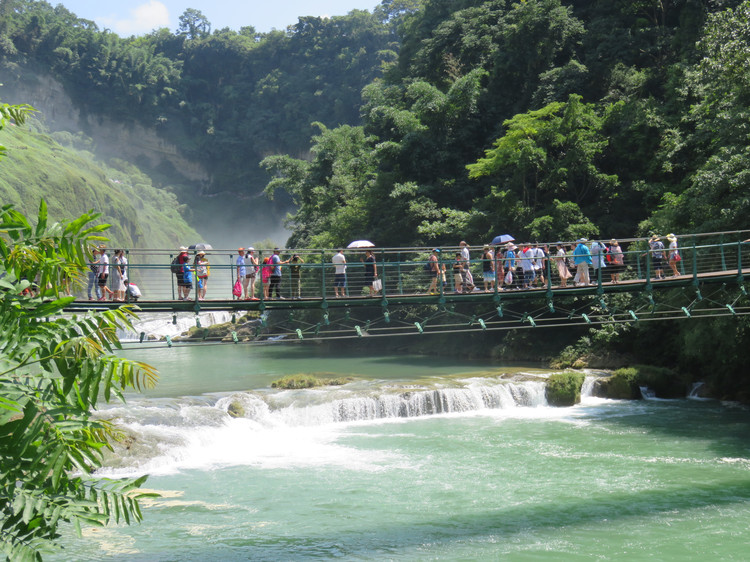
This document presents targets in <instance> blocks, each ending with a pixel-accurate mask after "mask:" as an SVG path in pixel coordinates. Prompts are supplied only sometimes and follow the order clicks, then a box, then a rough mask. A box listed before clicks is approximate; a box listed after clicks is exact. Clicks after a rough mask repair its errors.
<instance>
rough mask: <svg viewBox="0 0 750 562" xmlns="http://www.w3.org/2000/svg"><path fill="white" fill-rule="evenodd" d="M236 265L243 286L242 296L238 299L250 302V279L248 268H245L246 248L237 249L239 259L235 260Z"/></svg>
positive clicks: (238, 277)
mask: <svg viewBox="0 0 750 562" xmlns="http://www.w3.org/2000/svg"><path fill="white" fill-rule="evenodd" d="M234 265H235V267H236V268H237V279H239V280H240V283H241V284H242V295H240V296H238V297H237V298H238V299H245V300H248V298H249V297H248V294H247V284H248V283H249V282H250V279H248V277H247V267H246V266H245V248H237V257H236V258H235V260H234Z"/></svg>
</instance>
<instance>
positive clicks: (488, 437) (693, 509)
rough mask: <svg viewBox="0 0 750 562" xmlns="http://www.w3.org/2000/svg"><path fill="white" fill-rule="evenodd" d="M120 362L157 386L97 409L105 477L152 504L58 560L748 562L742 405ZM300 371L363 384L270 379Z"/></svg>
mask: <svg viewBox="0 0 750 562" xmlns="http://www.w3.org/2000/svg"><path fill="white" fill-rule="evenodd" d="M125 354H126V355H127V356H128V357H131V358H136V359H139V360H143V361H146V362H148V363H151V364H152V365H154V366H156V367H157V368H158V369H159V370H160V382H159V384H158V387H157V388H156V389H154V390H151V391H148V392H147V393H146V394H145V395H130V396H129V398H128V403H127V404H126V405H122V404H112V405H110V406H108V407H107V408H106V409H105V410H104V411H103V415H105V416H107V417H113V418H115V419H116V420H118V421H119V423H120V424H121V425H122V426H124V427H125V428H126V429H127V431H128V432H129V433H131V434H132V435H133V436H134V438H135V439H134V441H133V442H132V443H130V444H129V445H130V447H129V449H127V450H125V449H122V450H121V451H119V452H118V453H117V454H116V455H114V456H113V457H112V458H111V459H109V461H108V466H107V468H106V469H105V470H104V471H102V474H103V475H105V476H121V475H134V474H143V473H148V474H150V475H151V477H150V478H149V480H148V483H147V487H148V488H150V489H153V490H156V491H158V492H159V493H160V494H161V496H162V497H160V498H158V499H155V500H151V501H148V502H145V503H144V515H145V520H144V522H143V523H142V524H140V525H134V526H130V527H128V526H114V527H108V528H104V529H92V528H88V529H85V530H84V537H83V539H77V538H75V537H73V536H72V533H71V534H70V536H67V534H66V537H65V544H66V549H65V551H64V552H62V553H61V554H59V555H56V556H53V557H51V558H50V559H53V560H55V559H56V560H129V561H130V560H142V561H186V560H195V561H198V560H201V561H202V560H228V561H232V560H330V559H339V560H747V559H749V558H750V411H748V409H746V408H745V407H741V406H737V405H733V404H722V403H719V402H715V401H700V400H688V399H685V400H674V401H662V400H643V401H634V402H627V401H611V400H602V399H597V398H593V397H591V396H584V398H583V401H582V403H581V404H580V405H578V406H575V407H571V408H552V407H549V406H547V405H546V401H545V398H544V386H543V380H540V379H538V378H537V377H544V376H545V375H546V373H545V372H542V371H534V370H532V369H519V368H504V367H499V366H497V365H489V364H482V363H471V362H466V361H459V360H446V359H441V358H424V357H416V358H415V357H395V356H380V357H372V356H368V357H357V356H337V357H330V356H327V357H320V356H314V355H313V356H311V355H310V350H309V349H303V348H299V347H296V346H282V345H278V346H270V347H255V346H246V345H221V346H198V345H196V346H193V347H174V348H171V349H167V348H161V349H140V350H138V351H128V352H126V353H125ZM293 373H318V374H321V373H325V374H336V375H353V376H355V377H357V380H356V381H355V382H352V383H349V384H347V385H345V386H343V387H331V388H325V389H315V390H305V391H277V390H275V389H271V387H270V384H271V382H272V381H273V380H275V379H278V378H280V377H281V376H283V375H286V374H293ZM504 373H507V374H510V375H512V376H501V375H503V374H504ZM523 373H527V374H523ZM528 374H531V375H533V376H529V375H528ZM590 383H591V379H590V378H588V379H587V383H586V385H585V389H584V394H586V393H587V392H586V388H589V387H590ZM230 405H231V407H232V408H234V409H239V411H240V412H241V416H240V417H231V416H229V415H228V414H227V409H228V408H230Z"/></svg>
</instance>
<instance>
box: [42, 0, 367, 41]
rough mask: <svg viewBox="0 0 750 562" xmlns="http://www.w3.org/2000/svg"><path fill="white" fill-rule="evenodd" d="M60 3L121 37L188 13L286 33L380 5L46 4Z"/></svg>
mask: <svg viewBox="0 0 750 562" xmlns="http://www.w3.org/2000/svg"><path fill="white" fill-rule="evenodd" d="M48 1H49V3H50V4H52V5H53V6H54V5H56V4H62V5H63V6H65V7H66V8H67V9H68V10H70V11H71V12H73V13H74V14H75V15H77V16H78V17H79V18H83V19H87V20H92V21H94V22H96V24H97V25H98V26H99V28H100V29H105V28H106V29H109V30H111V31H114V32H115V33H117V34H118V35H120V36H122V37H128V36H130V35H143V34H145V33H149V32H150V31H152V30H154V29H158V28H160V27H167V28H169V30H170V31H172V32H174V31H176V30H177V25H178V19H177V18H179V17H180V16H181V15H182V14H183V12H184V11H185V10H186V9H188V8H193V9H195V10H199V11H200V12H201V13H202V14H203V15H204V16H205V17H206V19H207V20H208V21H209V22H211V29H212V30H214V29H222V28H224V27H229V28H230V29H234V30H239V29H240V27H244V26H253V27H254V28H255V29H256V30H257V31H260V32H266V31H270V30H271V29H274V28H275V29H285V28H286V27H287V26H288V25H293V24H295V23H297V18H298V17H299V16H343V15H345V14H347V13H349V12H350V11H352V10H367V11H369V12H372V10H373V9H374V8H375V6H377V5H378V4H380V2H379V0H313V1H310V0H116V1H111V0H62V1H57V0H48Z"/></svg>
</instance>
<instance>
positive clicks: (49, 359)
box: [0, 202, 156, 560]
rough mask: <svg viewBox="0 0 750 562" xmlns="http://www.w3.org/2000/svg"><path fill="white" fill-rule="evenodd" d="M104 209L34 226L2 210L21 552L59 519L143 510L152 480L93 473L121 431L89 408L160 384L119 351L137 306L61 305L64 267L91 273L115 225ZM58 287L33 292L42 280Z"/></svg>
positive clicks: (2, 288)
mask: <svg viewBox="0 0 750 562" xmlns="http://www.w3.org/2000/svg"><path fill="white" fill-rule="evenodd" d="M96 218H97V215H96V214H93V213H87V214H86V215H84V216H82V217H80V218H79V219H77V220H75V221H73V222H70V223H64V224H63V223H51V224H50V223H49V221H48V217H47V207H46V204H44V202H42V203H41V204H40V206H39V215H38V217H37V220H36V224H35V226H32V225H31V224H30V222H29V221H28V220H27V219H26V218H25V217H23V216H22V215H20V214H19V213H18V212H16V211H15V210H14V209H13V208H12V207H3V208H2V210H0V298H1V300H0V459H2V462H1V463H0V545H2V549H3V552H4V553H5V554H6V556H8V557H9V558H12V559H16V558H18V559H29V560H33V559H39V557H40V553H41V552H42V551H43V550H44V549H45V548H46V545H49V544H50V543H54V541H55V540H56V539H57V537H58V534H57V526H58V524H59V523H60V522H62V521H70V522H73V523H74V525H75V526H76V528H78V527H79V526H80V523H81V522H84V523H89V524H95V525H104V524H106V523H107V522H109V521H114V522H121V521H124V522H126V523H130V522H136V521H140V520H141V517H142V515H141V512H140V508H139V507H138V498H139V495H138V493H137V492H136V491H135V490H136V489H137V487H138V486H140V484H141V483H142V481H143V479H136V480H132V479H131V480H121V481H106V480H101V479H91V477H90V476H88V475H90V474H91V473H92V472H93V471H94V470H96V469H97V468H98V467H99V466H100V465H101V455H102V451H103V449H105V448H111V447H110V441H112V440H113V439H115V438H116V437H117V430H116V428H114V427H113V426H112V425H111V424H110V423H109V422H107V421H106V420H100V419H94V418H92V416H91V412H92V411H93V410H95V409H96V405H97V402H98V400H99V399H100V398H101V397H103V398H104V399H105V400H110V399H111V398H113V397H114V398H118V399H123V390H124V389H125V388H128V387H132V388H136V389H138V390H141V389H143V388H148V387H150V386H153V385H154V384H155V381H156V372H155V370H154V369H153V368H152V367H150V366H149V365H145V364H143V363H139V362H136V361H131V360H127V359H123V358H120V357H117V356H115V355H112V352H113V351H114V350H115V349H119V347H120V343H119V340H118V339H117V335H116V334H117V329H118V328H132V324H131V323H132V320H133V319H134V318H135V313H134V311H133V310H132V309H131V308H128V307H123V308H121V309H119V310H112V311H103V312H93V313H91V314H88V315H86V316H83V317H78V316H73V317H66V316H63V315H61V312H62V310H63V308H64V307H65V305H66V304H67V303H68V302H69V301H70V299H69V298H65V297H63V298H59V297H58V292H59V287H60V286H61V285H62V280H63V278H64V277H67V278H68V279H75V278H76V277H77V276H79V275H80V274H81V272H83V271H85V267H86V263H85V259H86V257H85V256H86V248H87V247H89V246H90V245H91V244H92V243H93V242H94V241H98V240H100V239H101V235H100V233H101V232H103V231H104V230H105V229H106V225H99V226H91V224H90V223H91V221H92V220H95V219H96ZM35 281H36V284H37V285H38V286H40V287H47V286H48V285H49V286H50V287H51V289H49V290H48V291H44V294H35V293H34V291H33V290H31V289H33V288H34V282H35Z"/></svg>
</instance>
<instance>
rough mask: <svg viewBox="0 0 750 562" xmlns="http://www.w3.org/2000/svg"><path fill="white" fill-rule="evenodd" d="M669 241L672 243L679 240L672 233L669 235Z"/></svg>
mask: <svg viewBox="0 0 750 562" xmlns="http://www.w3.org/2000/svg"><path fill="white" fill-rule="evenodd" d="M667 240H669V241H670V242H672V241H674V240H677V236H675V235H674V234H672V233H671V232H670V233H669V234H667Z"/></svg>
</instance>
